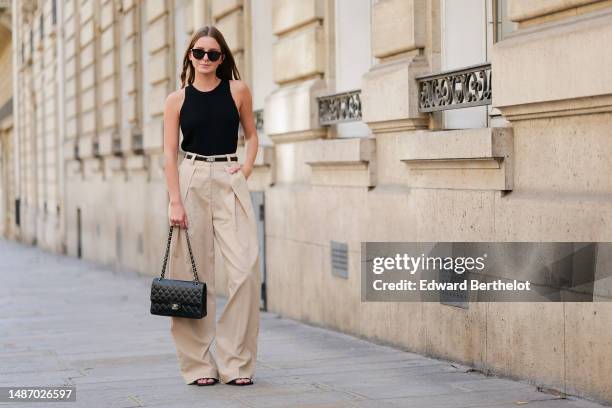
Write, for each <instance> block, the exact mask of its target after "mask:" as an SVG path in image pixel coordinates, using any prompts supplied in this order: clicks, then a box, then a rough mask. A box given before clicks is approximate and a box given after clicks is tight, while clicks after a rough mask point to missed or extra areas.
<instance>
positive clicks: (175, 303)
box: [151, 225, 206, 319]
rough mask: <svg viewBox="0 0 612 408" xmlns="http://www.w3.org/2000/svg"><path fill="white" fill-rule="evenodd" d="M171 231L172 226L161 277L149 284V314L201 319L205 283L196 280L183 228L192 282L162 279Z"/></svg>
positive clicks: (204, 306) (191, 256) (203, 314)
mask: <svg viewBox="0 0 612 408" xmlns="http://www.w3.org/2000/svg"><path fill="white" fill-rule="evenodd" d="M173 229H174V225H172V226H170V232H169V234H168V245H167V246H166V255H165V256H164V263H163V265H162V271H161V276H160V277H155V278H153V282H152V283H151V314H154V315H160V316H177V317H187V318H190V319H201V318H203V317H204V316H206V283H204V282H200V280H199V279H198V273H197V272H196V265H195V261H194V260H193V253H192V252H191V242H189V234H188V233H187V228H185V236H186V237H187V247H188V248H189V257H190V258H191V270H192V272H193V281H186V280H178V279H164V274H165V273H166V264H167V263H168V253H169V252H170V242H171V241H172V230H173Z"/></svg>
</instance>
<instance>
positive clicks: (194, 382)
mask: <svg viewBox="0 0 612 408" xmlns="http://www.w3.org/2000/svg"><path fill="white" fill-rule="evenodd" d="M210 379H212V380H213V382H205V383H200V382H198V380H210ZM218 382H219V380H218V379H216V378H212V377H202V378H198V379H197V380H195V381H193V382H190V383H189V385H199V386H200V387H206V386H208V385H215V384H216V383H218Z"/></svg>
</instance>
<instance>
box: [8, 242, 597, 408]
mask: <svg viewBox="0 0 612 408" xmlns="http://www.w3.org/2000/svg"><path fill="white" fill-rule="evenodd" d="M0 256H1V257H2V259H3V261H4V262H3V264H2V265H1V266H0V274H1V275H0V276H1V278H2V285H0V362H1V364H0V385H1V386H34V385H39V386H50V385H55V386H61V385H75V386H76V390H77V393H76V394H77V401H76V402H66V403H52V404H49V403H47V404H44V403H42V404H41V403H13V404H8V403H4V404H2V403H0V405H2V406H16V407H22V408H26V407H35V408H42V407H43V406H45V407H46V406H51V407H57V408H60V407H64V406H66V407H87V408H98V407H113V408H131V407H160V408H161V407H167V408H181V407H190V408H192V407H213V408H214V407H223V408H231V407H251V408H255V407H265V408H273V407H283V408H285V407H310V408H314V407H318V408H323V407H325V408H334V407H360V408H396V407H429V408H435V407H439V408H449V407H452V408H461V407H466V408H467V407H495V408H498V407H499V408H502V407H518V406H528V407H535V408H551V407H561V408H563V407H582V408H587V407H588V408H592V407H602V405H599V404H596V403H594V402H590V401H586V400H583V399H579V398H574V397H569V398H566V399H560V398H558V397H556V396H554V395H551V394H546V393H542V392H538V391H537V389H536V387H534V386H532V385H529V384H527V383H524V382H519V381H512V380H509V379H504V378H497V377H492V376H485V375H482V374H480V373H477V372H471V371H470V370H469V367H466V366H463V365H460V364H455V363H450V362H446V361H441V360H436V359H431V358H426V357H423V356H420V355H418V354H414V353H408V352H404V351H401V350H397V349H394V348H392V347H387V346H382V345H377V344H374V343H371V342H367V341H364V340H362V339H358V338H355V337H351V336H349V335H346V334H342V333H338V332H335V331H330V330H325V329H322V328H318V327H312V326H308V325H305V324H301V323H299V322H295V321H292V320H290V319H284V318H280V317H279V316H277V315H275V314H271V313H262V316H261V329H260V337H259V355H258V362H257V371H256V374H255V385H252V386H248V387H235V386H231V385H225V384H217V385H215V386H212V387H197V386H190V385H185V384H184V382H183V380H182V377H181V376H180V373H179V370H178V362H177V359H176V350H175V348H174V344H173V342H172V338H171V335H170V320H169V318H165V317H161V316H152V315H151V314H150V313H149V305H150V301H149V294H150V284H151V280H152V278H153V276H143V275H138V274H136V273H133V272H127V271H116V270H112V269H111V268H107V267H105V266H103V265H100V264H97V263H95V262H90V261H84V260H80V259H75V258H71V257H64V256H60V255H57V254H53V253H50V252H46V251H44V250H41V249H39V248H36V247H31V246H24V245H21V244H19V243H16V242H11V241H0ZM160 262H161V260H160ZM224 302H225V301H224V299H222V298H219V307H218V310H217V312H218V313H220V312H221V310H222V308H223V305H224ZM214 351H215V348H214V346H213V352H214Z"/></svg>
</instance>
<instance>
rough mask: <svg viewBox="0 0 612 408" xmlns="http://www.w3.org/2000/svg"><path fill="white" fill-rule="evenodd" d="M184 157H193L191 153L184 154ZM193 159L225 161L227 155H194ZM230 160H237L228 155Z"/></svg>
mask: <svg viewBox="0 0 612 408" xmlns="http://www.w3.org/2000/svg"><path fill="white" fill-rule="evenodd" d="M185 158H186V159H189V160H191V159H192V158H193V155H192V154H186V155H185ZM195 159H196V160H204V161H209V162H213V161H227V156H223V157H206V156H196V157H195ZM230 161H238V157H236V156H232V157H230Z"/></svg>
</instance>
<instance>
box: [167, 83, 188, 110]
mask: <svg viewBox="0 0 612 408" xmlns="http://www.w3.org/2000/svg"><path fill="white" fill-rule="evenodd" d="M184 100H185V88H181V89H177V90H176V91H173V92H171V93H170V94H169V95H168V96H167V97H166V105H167V106H168V107H171V108H172V109H173V110H176V111H177V112H178V111H179V110H180V109H181V106H182V105H183V101H184Z"/></svg>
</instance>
